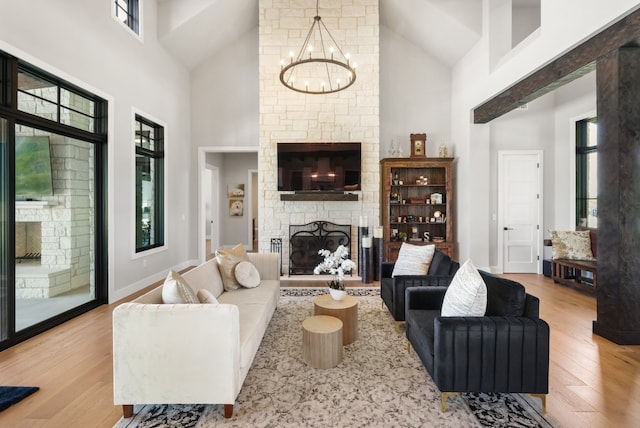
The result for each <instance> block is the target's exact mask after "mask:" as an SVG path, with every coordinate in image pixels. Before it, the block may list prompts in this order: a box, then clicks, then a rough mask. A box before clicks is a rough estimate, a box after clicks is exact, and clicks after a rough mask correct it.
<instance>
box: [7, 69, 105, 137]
mask: <svg viewBox="0 0 640 428" xmlns="http://www.w3.org/2000/svg"><path fill="white" fill-rule="evenodd" d="M18 110H20V111H22V112H25V113H29V114H33V115H35V116H38V117H42V118H44V119H48V120H51V121H53V122H57V123H61V124H63V125H68V126H72V127H74V128H77V129H81V130H83V131H88V132H95V131H96V130H95V121H96V116H97V114H96V103H95V101H94V100H93V99H92V97H91V96H90V95H88V94H85V93H84V92H83V91H80V90H78V89H76V88H74V87H73V86H71V85H69V84H65V83H60V82H58V81H57V79H54V78H52V77H50V76H47V75H45V74H42V73H40V72H39V71H38V70H37V69H35V68H33V67H29V68H27V66H24V65H23V66H20V67H19V69H18Z"/></svg>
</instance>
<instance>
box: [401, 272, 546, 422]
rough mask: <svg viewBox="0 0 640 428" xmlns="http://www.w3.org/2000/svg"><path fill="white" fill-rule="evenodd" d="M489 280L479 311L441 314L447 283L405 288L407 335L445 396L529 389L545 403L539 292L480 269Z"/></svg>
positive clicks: (523, 391)
mask: <svg viewBox="0 0 640 428" xmlns="http://www.w3.org/2000/svg"><path fill="white" fill-rule="evenodd" d="M480 275H481V276H482V278H483V280H484V282H485V284H486V285H487V310H486V314H485V316H483V317H441V316H440V308H441V306H442V301H443V300H444V295H445V292H446V290H447V288H446V287H415V288H408V289H407V290H406V335H407V339H408V340H409V342H410V344H411V346H412V347H413V349H414V350H415V351H416V353H417V354H418V356H419V357H420V360H422V363H423V364H424V366H425V368H426V369H427V372H429V374H430V375H431V377H432V378H433V380H434V382H435V384H436V385H437V386H438V388H439V389H440V391H441V393H442V410H443V411H444V410H445V408H446V401H447V398H448V397H449V396H450V395H452V394H454V393H458V392H486V393H500V392H502V393H529V394H531V395H534V396H537V397H540V399H541V400H542V407H543V409H545V408H546V395H545V394H547V393H548V392H549V325H548V324H547V323H546V322H545V321H544V320H542V319H540V318H539V305H540V301H539V300H538V298H536V297H534V296H531V295H530V294H527V293H526V292H525V290H524V287H523V286H522V285H521V284H519V283H517V282H515V281H511V280H508V279H505V278H500V277H497V276H494V275H491V274H488V273H486V272H482V271H480Z"/></svg>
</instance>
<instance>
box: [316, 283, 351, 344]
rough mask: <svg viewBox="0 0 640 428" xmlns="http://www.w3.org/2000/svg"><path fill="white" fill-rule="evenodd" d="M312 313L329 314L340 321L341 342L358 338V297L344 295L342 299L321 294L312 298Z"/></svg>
mask: <svg viewBox="0 0 640 428" xmlns="http://www.w3.org/2000/svg"><path fill="white" fill-rule="evenodd" d="M313 314H314V315H330V316H332V317H336V318H338V319H340V320H341V321H342V344H343V345H348V344H350V343H353V342H354V341H355V340H356V339H357V338H358V299H356V298H355V297H353V296H349V295H347V296H345V297H344V300H333V298H332V297H331V295H329V294H323V295H322V296H318V297H316V298H315V299H313Z"/></svg>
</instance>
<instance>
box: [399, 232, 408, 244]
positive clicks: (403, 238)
mask: <svg viewBox="0 0 640 428" xmlns="http://www.w3.org/2000/svg"><path fill="white" fill-rule="evenodd" d="M398 238H400V240H401V241H402V242H405V241H406V240H407V234H406V233H404V232H398Z"/></svg>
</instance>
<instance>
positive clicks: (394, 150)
mask: <svg viewBox="0 0 640 428" xmlns="http://www.w3.org/2000/svg"><path fill="white" fill-rule="evenodd" d="M399 156H400V152H399V150H398V143H396V140H391V145H390V146H389V157H390V158H395V157H399Z"/></svg>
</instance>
